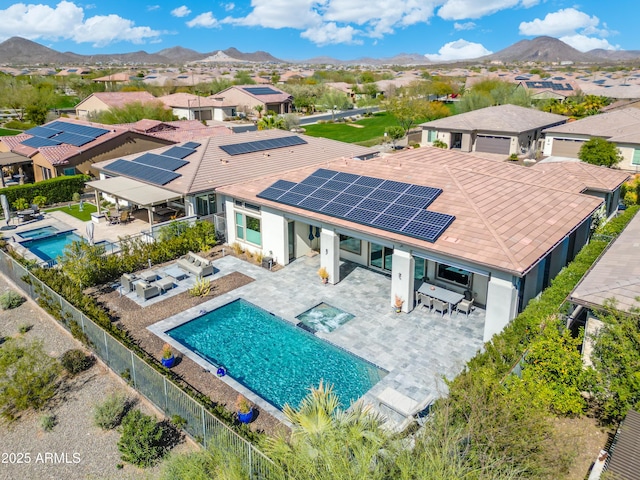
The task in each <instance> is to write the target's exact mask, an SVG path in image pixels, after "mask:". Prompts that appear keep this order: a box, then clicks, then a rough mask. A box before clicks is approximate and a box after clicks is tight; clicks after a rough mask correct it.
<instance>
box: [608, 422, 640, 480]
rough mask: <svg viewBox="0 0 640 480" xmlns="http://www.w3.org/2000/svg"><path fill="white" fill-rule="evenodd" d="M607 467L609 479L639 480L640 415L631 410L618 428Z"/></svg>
mask: <svg viewBox="0 0 640 480" xmlns="http://www.w3.org/2000/svg"><path fill="white" fill-rule="evenodd" d="M609 453H610V457H609V458H608V460H607V464H606V466H605V472H607V475H608V476H607V478H609V479H612V480H638V476H639V474H640V413H638V412H636V411H635V410H629V412H627V416H626V417H625V419H624V420H623V421H622V423H621V424H620V427H618V431H617V432H616V436H615V437H614V439H613V443H612V444H611V448H610V452H609Z"/></svg>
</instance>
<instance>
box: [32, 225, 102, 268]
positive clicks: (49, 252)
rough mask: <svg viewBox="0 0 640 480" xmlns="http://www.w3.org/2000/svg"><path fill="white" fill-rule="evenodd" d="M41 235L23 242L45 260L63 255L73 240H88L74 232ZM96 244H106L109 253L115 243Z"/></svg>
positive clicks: (53, 259) (99, 243) (49, 260)
mask: <svg viewBox="0 0 640 480" xmlns="http://www.w3.org/2000/svg"><path fill="white" fill-rule="evenodd" d="M43 228H46V227H43ZM41 237H42V238H35V239H34V240H28V241H26V242H21V243H22V245H23V246H24V247H26V248H28V249H29V251H31V253H33V254H34V255H36V256H38V257H39V258H41V259H42V260H44V261H45V262H51V261H55V259H56V258H57V257H59V256H62V254H63V253H64V249H65V247H66V246H67V245H70V244H71V243H72V242H80V241H85V242H86V240H85V239H84V238H82V237H81V236H80V235H78V234H77V233H74V232H63V233H58V234H56V235H51V234H49V236H42V235H41ZM96 245H102V246H104V247H105V250H106V252H107V253H109V252H111V251H113V248H114V245H113V244H112V243H111V242H107V241H100V242H96Z"/></svg>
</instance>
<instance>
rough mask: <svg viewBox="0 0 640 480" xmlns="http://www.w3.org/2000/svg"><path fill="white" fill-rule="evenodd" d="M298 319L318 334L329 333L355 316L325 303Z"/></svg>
mask: <svg viewBox="0 0 640 480" xmlns="http://www.w3.org/2000/svg"><path fill="white" fill-rule="evenodd" d="M296 318H297V319H298V320H300V321H301V322H302V323H303V324H304V325H306V326H308V327H310V328H311V329H313V330H315V331H316V332H327V333H328V332H333V331H334V330H335V329H336V328H338V327H339V326H340V325H344V324H345V323H347V322H348V321H349V320H351V319H352V318H353V315H351V314H350V313H347V312H345V311H343V310H340V309H339V308H337V307H332V306H331V305H329V304H328V303H324V302H323V303H320V304H318V305H316V306H315V307H313V308H310V309H309V310H307V311H306V312H304V313H301V314H300V315H298V316H297V317H296Z"/></svg>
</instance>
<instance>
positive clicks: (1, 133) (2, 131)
mask: <svg viewBox="0 0 640 480" xmlns="http://www.w3.org/2000/svg"><path fill="white" fill-rule="evenodd" d="M19 133H22V132H21V131H20V130H9V129H8V128H1V127H0V137H8V136H9V135H18V134H19Z"/></svg>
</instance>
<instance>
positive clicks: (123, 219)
mask: <svg viewBox="0 0 640 480" xmlns="http://www.w3.org/2000/svg"><path fill="white" fill-rule="evenodd" d="M119 220H120V223H127V222H130V221H131V213H130V212H128V211H127V210H123V211H122V212H120V219H119Z"/></svg>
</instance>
